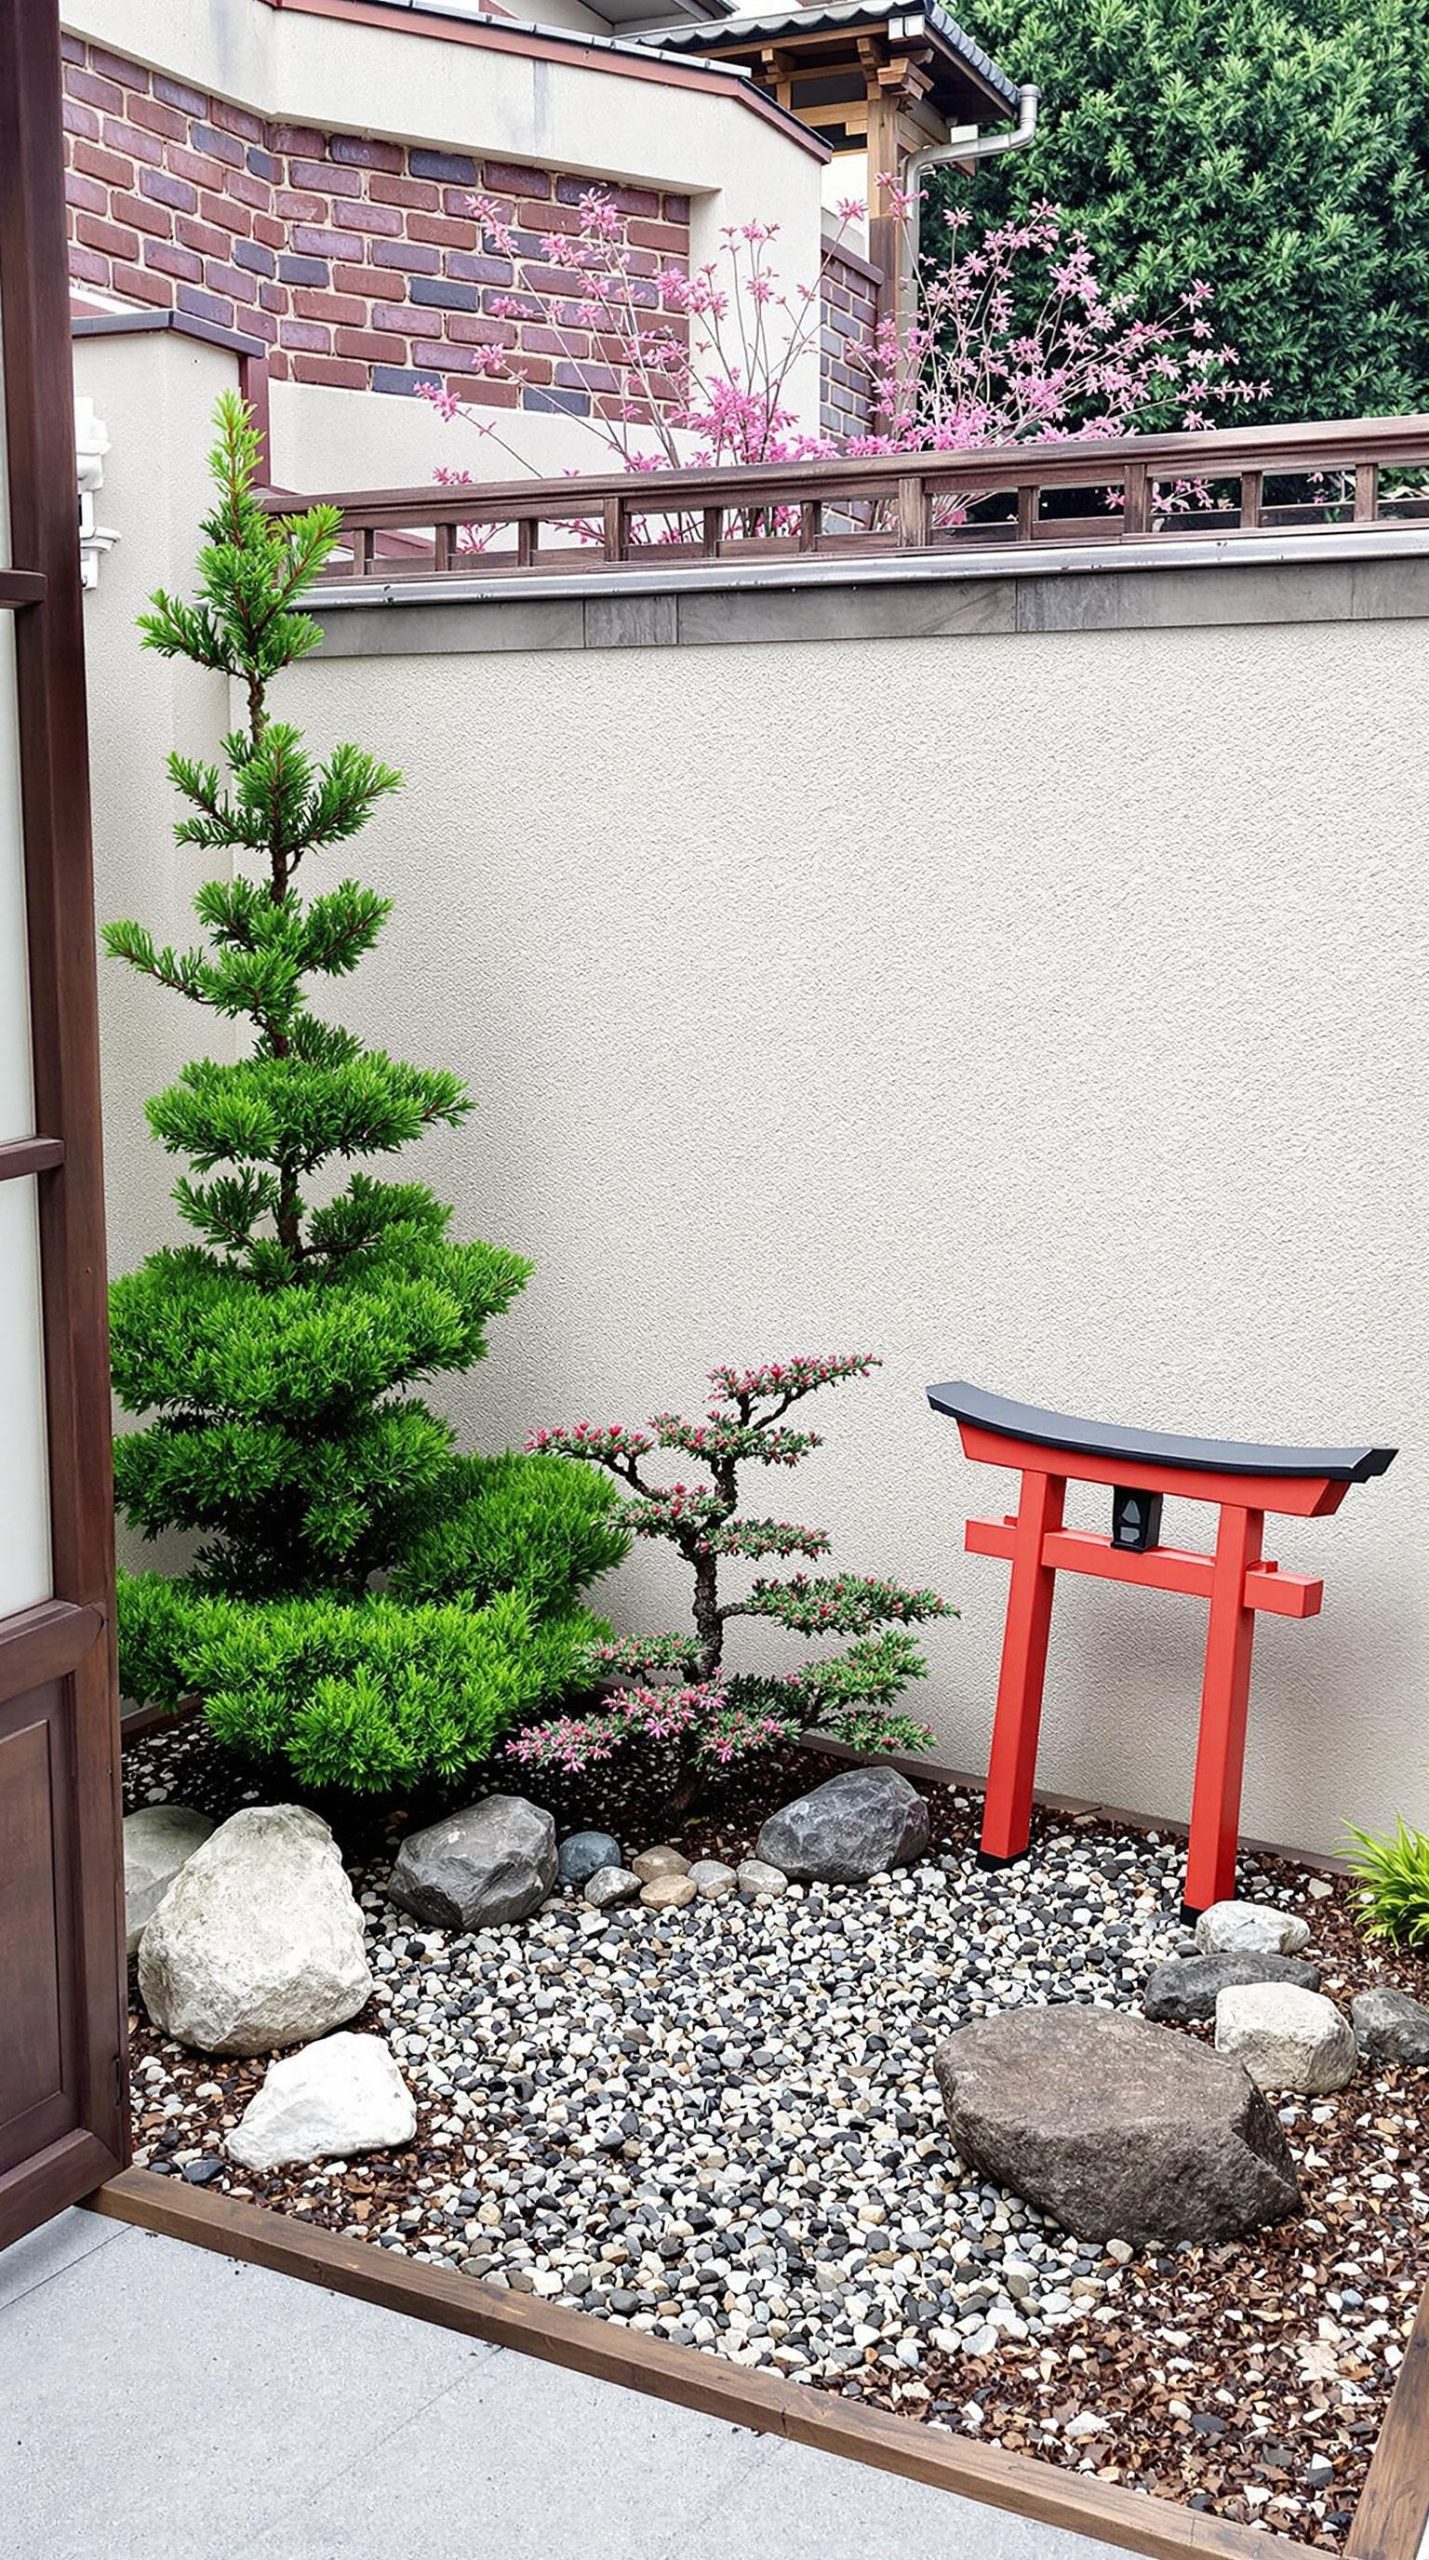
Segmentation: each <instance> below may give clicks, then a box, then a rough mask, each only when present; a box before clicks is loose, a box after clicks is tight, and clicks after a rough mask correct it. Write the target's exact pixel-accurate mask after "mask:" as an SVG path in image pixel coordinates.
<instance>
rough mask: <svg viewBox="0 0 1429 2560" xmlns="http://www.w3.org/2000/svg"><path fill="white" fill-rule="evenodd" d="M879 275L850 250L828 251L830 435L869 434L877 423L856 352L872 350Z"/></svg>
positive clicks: (825, 368) (825, 341)
mask: <svg viewBox="0 0 1429 2560" xmlns="http://www.w3.org/2000/svg"><path fill="white" fill-rule="evenodd" d="M877 293H878V271H877V269H876V268H874V267H871V266H870V265H869V263H868V260H867V259H866V258H860V257H858V256H856V255H855V254H854V252H853V251H852V250H850V249H838V248H827V249H826V250H825V252H824V266H823V276H822V283H821V294H820V303H821V312H820V317H821V321H822V328H821V332H820V338H819V352H820V376H819V423H820V425H821V426H822V428H823V431H824V434H825V435H826V436H840V437H842V436H861V435H867V433H868V431H869V429H870V427H871V426H872V424H873V410H874V403H873V396H872V391H871V388H870V384H869V378H868V374H867V372H866V371H865V369H864V368H863V366H862V365H860V364H859V363H858V362H857V360H856V358H854V359H853V360H851V350H852V349H855V348H857V347H871V346H872V344H873V332H874V324H875V320H876V317H877V308H878V305H877Z"/></svg>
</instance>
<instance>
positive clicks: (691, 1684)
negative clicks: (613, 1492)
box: [507, 1352, 955, 1801]
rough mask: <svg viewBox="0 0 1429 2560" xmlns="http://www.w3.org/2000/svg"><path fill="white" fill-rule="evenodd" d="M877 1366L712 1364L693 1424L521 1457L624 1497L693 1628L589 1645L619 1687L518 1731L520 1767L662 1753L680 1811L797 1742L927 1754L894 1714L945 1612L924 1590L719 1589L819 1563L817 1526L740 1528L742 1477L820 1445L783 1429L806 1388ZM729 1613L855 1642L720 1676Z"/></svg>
mask: <svg viewBox="0 0 1429 2560" xmlns="http://www.w3.org/2000/svg"><path fill="white" fill-rule="evenodd" d="M877 1366H878V1363H877V1361H876V1360H875V1359H874V1358H873V1357H872V1355H871V1354H870V1353H868V1352H853V1353H849V1354H846V1355H843V1356H838V1355H827V1356H825V1357H822V1358H819V1359H806V1360H782V1361H774V1362H772V1363H770V1364H769V1365H768V1366H766V1367H764V1368H757V1369H731V1368H720V1369H713V1370H711V1372H710V1384H711V1386H712V1388H713V1390H714V1393H713V1394H712V1396H711V1398H710V1400H709V1404H708V1407H707V1409H706V1411H705V1412H704V1414H703V1415H701V1416H700V1417H699V1418H698V1419H695V1420H691V1419H689V1418H687V1417H686V1416H685V1415H683V1414H678V1413H657V1414H655V1415H653V1416H652V1417H651V1420H650V1422H649V1423H648V1424H647V1425H646V1426H645V1428H644V1429H641V1430H629V1429H627V1428H626V1426H625V1425H624V1424H621V1423H611V1424H606V1425H596V1424H592V1423H588V1422H580V1423H577V1424H576V1425H575V1427H574V1429H573V1430H569V1431H538V1432H535V1433H534V1434H533V1435H532V1437H531V1439H530V1441H529V1443H528V1446H529V1447H530V1448H531V1449H533V1450H542V1451H551V1452H557V1451H559V1452H562V1453H564V1454H565V1455H567V1456H569V1457H573V1458H583V1459H585V1460H586V1461H587V1463H588V1464H590V1465H592V1466H597V1467H601V1468H603V1469H604V1470H605V1471H606V1472H607V1473H608V1474H610V1475H613V1476H614V1477H615V1478H616V1479H617V1480H618V1482H619V1483H621V1484H622V1485H624V1486H625V1487H626V1488H627V1492H628V1496H629V1498H628V1499H627V1502H626V1504H625V1523H626V1526H627V1527H628V1528H629V1529H630V1530H631V1531H632V1532H633V1534H634V1535H635V1536H636V1537H637V1538H661V1539H663V1540H665V1542H666V1543H667V1544H668V1545H670V1546H672V1547H673V1548H674V1549H675V1552H676V1554H677V1555H678V1556H679V1557H680V1558H681V1560H682V1562H683V1563H684V1564H685V1566H686V1567H687V1568H688V1570H689V1573H690V1577H691V1582H692V1586H693V1590H692V1600H693V1632H692V1633H689V1634H665V1635H655V1636H634V1637H626V1638H624V1639H622V1640H620V1641H618V1642H616V1643H613V1644H606V1645H601V1646H599V1647H598V1648H597V1649H596V1652H595V1656H594V1668H595V1669H596V1670H597V1671H598V1672H601V1673H603V1674H604V1675H605V1677H606V1678H607V1679H609V1680H613V1681H615V1682H617V1683H620V1684H623V1685H619V1686H617V1687H616V1689H615V1691H614V1694H613V1695H612V1696H611V1697H610V1698H609V1700H608V1701H607V1703H606V1704H605V1705H603V1706H602V1707H601V1708H600V1709H598V1710H597V1711H595V1712H593V1713H591V1714H589V1715H584V1716H561V1717H558V1718H557V1719H555V1720H554V1721H553V1722H551V1723H548V1724H543V1725H534V1726H531V1727H529V1728H528V1729H527V1730H526V1731H525V1732H523V1733H521V1734H518V1735H517V1736H516V1737H515V1739H514V1740H513V1741H512V1742H510V1743H509V1744H508V1746H507V1748H508V1750H509V1752H510V1753H511V1755H512V1756H513V1758H515V1759H517V1760H521V1761H524V1762H525V1763H526V1764H527V1765H528V1766H533V1765H534V1766H536V1767H544V1768H556V1769H564V1770H577V1769H584V1768H586V1767H588V1766H589V1765H590V1764H591V1763H592V1762H593V1761H597V1760H606V1759H609V1758H610V1757H611V1756H612V1755H613V1754H614V1753H616V1752H617V1751H621V1750H630V1749H632V1748H635V1747H638V1748H641V1749H643V1750H644V1751H646V1752H650V1751H656V1752H660V1753H661V1754H662V1755H663V1756H665V1757H667V1758H671V1759H673V1762H674V1765H675V1770H676V1779H677V1786H676V1792H677V1798H679V1799H680V1800H681V1801H688V1798H689V1795H690V1794H691V1793H692V1792H693V1788H694V1785H695V1784H696V1783H697V1781H698V1778H699V1776H700V1773H701V1772H702V1771H705V1770H708V1769H711V1768H720V1767H725V1766H728V1765H729V1763H731V1762H732V1761H735V1760H738V1759H741V1758H743V1757H745V1756H746V1755H747V1754H748V1753H750V1752H754V1751H760V1750H764V1749H767V1748H768V1747H769V1746H770V1745H771V1744H773V1743H777V1742H788V1741H793V1740H796V1739H797V1738H798V1736H799V1735H800V1734H801V1733H805V1732H807V1731H809V1730H810V1729H811V1728H817V1729H818V1730H819V1731H821V1732H826V1733H832V1734H836V1735H837V1736H838V1737H839V1738H840V1739H841V1740H842V1741H845V1742H849V1743H853V1744H855V1745H856V1746H857V1747H858V1748H860V1749H862V1750H866V1751H893V1750H903V1751H909V1750H912V1751H922V1750H926V1749H927V1747H928V1744H929V1743H930V1741H931V1739H932V1736H931V1735H930V1734H929V1732H928V1730H927V1727H926V1726H925V1725H922V1724H919V1723H917V1722H915V1721H914V1720H913V1719H912V1718H911V1717H908V1716H905V1715H901V1714H899V1713H897V1712H895V1706H894V1702H895V1700H896V1699H897V1698H898V1697H899V1695H900V1694H901V1692H902V1690H903V1689H904V1688H905V1687H906V1685H907V1683H908V1682H909V1681H910V1680H917V1679H921V1678H923V1677H924V1675H925V1674H926V1671H927V1664H926V1662H925V1660H924V1658H923V1654H922V1651H921V1649H920V1647H919V1645H918V1643H917V1641H916V1639H915V1638H914V1636H913V1635H912V1634H911V1633H910V1632H909V1630H910V1628H911V1627H912V1626H914V1625H916V1624H917V1623H918V1622H919V1621H920V1620H923V1619H928V1618H942V1617H948V1616H951V1615H953V1614H955V1613H954V1612H952V1611H950V1610H949V1608H948V1605H947V1603H946V1602H945V1601H943V1600H940V1599H939V1597H938V1594H937V1593H936V1592H935V1591H910V1590H905V1589H904V1588H903V1586H902V1585H901V1584H899V1583H895V1582H884V1581H881V1580H878V1579H870V1578H868V1577H866V1576H863V1575H859V1574H848V1573H840V1574H809V1573H806V1572H803V1571H800V1572H798V1573H794V1574H791V1575H788V1576H787V1577H784V1578H782V1579H780V1578H775V1577H773V1576H769V1575H765V1574H759V1575H757V1576H756V1578H755V1580H754V1582H753V1584H752V1585H751V1586H750V1587H749V1588H748V1589H746V1590H745V1591H743V1592H742V1593H741V1594H739V1595H737V1596H736V1595H732V1594H731V1593H730V1591H729V1589H728V1586H727V1579H726V1576H727V1568H728V1567H729V1566H731V1565H734V1564H739V1563H747V1564H755V1565H758V1564H763V1563H765V1562H767V1561H768V1560H770V1559H771V1558H778V1559H784V1558H788V1557H807V1558H809V1559H811V1560H812V1559H816V1558H818V1557H820V1556H824V1555H826V1554H827V1553H828V1548H829V1540H828V1534H827V1532H826V1531H825V1530H823V1529H811V1528H806V1527H804V1526H802V1525H801V1524H800V1523H799V1522H797V1521H793V1520H778V1519H771V1518H767V1517H765V1516H762V1515H758V1516H750V1517H746V1516H743V1515H741V1512H740V1476H741V1472H742V1471H743V1470H744V1469H746V1468H749V1467H766V1468H767V1467H796V1466H798V1464H799V1463H800V1461H801V1459H803V1458H806V1457H807V1456H808V1455H809V1453H810V1451H811V1450H813V1449H817V1448H818V1447H820V1445H821V1439H820V1435H819V1434H818V1433H817V1432H813V1431H808V1430H804V1429H802V1428H798V1429H796V1428H794V1427H793V1426H792V1425H791V1424H790V1423H789V1422H788V1421H787V1420H786V1419H785V1417H786V1416H787V1415H788V1413H789V1412H790V1411H791V1409H792V1408H793V1407H794V1406H795V1405H796V1404H800V1403H802V1401H803V1399H804V1398H805V1397H806V1396H809V1395H812V1394H813V1393H814V1391H815V1389H816V1388H819V1387H827V1386H833V1385H835V1384H837V1383H838V1382H839V1381H841V1380H843V1379H846V1378H862V1377H866V1376H867V1374H868V1372H869V1371H870V1370H871V1369H874V1368H876V1367H877ZM660 1450H670V1451H672V1452H676V1453H678V1455H679V1456H681V1457H684V1458H690V1459H693V1460H694V1461H695V1463H696V1465H697V1466H698V1467H699V1469H700V1471H701V1472H700V1477H699V1480H698V1481H696V1482H693V1483H690V1482H687V1481H685V1480H684V1478H683V1477H682V1478H681V1479H680V1480H679V1481H677V1482H676V1483H674V1484H662V1483H659V1482H657V1481H655V1480H654V1478H653V1477H652V1475H651V1473H650V1470H649V1465H648V1461H649V1460H650V1459H651V1458H652V1457H653V1456H654V1455H655V1453H656V1452H657V1451H660ZM734 1618H767V1619H772V1620H773V1621H774V1623H775V1624H776V1625H778V1626H781V1627H785V1628H788V1629H789V1630H790V1631H791V1632H792V1633H794V1634H795V1635H800V1636H806V1637H809V1638H811V1639H815V1640H817V1639H826V1638H838V1637H848V1638H851V1639H852V1641H851V1642H849V1643H848V1644H847V1645H846V1646H845V1647H844V1648H843V1650H841V1651H836V1652H833V1653H822V1654H819V1655H816V1656H815V1657H814V1658H813V1659H812V1660H810V1661H808V1662H805V1663H803V1664H802V1665H800V1667H799V1668H798V1669H796V1670H793V1671H786V1672H766V1671H759V1672H746V1671H736V1672H731V1671H729V1670H727V1669H726V1666H725V1658H724V1656H725V1631H726V1629H727V1627H728V1626H729V1624H730V1621H731V1620H732V1619H734ZM657 1673H658V1674H662V1675H665V1677H664V1679H663V1681H662V1683H661V1685H658V1686H656V1685H652V1675H654V1674H657ZM671 1675H673V1676H671Z"/></svg>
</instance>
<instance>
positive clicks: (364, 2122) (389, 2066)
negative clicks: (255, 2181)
mask: <svg viewBox="0 0 1429 2560" xmlns="http://www.w3.org/2000/svg"><path fill="white" fill-rule="evenodd" d="M416 2130H417V2110H416V2107H415V2106H414V2104H413V2102H412V2093H411V2090H410V2089H409V2088H408V2086H407V2083H406V2081H405V2080H404V2079H403V2077H402V2074H401V2072H400V2071H399V2070H398V2068H397V2065H396V2063H395V2062H394V2061H393V2059H392V2056H391V2054H390V2053H389V2052H388V2049H387V2047H386V2045H385V2044H384V2043H383V2042H382V2039H381V2037H380V2036H344V2035H337V2036H324V2037H323V2039H322V2041H321V2042H320V2043H319V2044H310V2045H306V2046H305V2047H304V2049H303V2051H302V2052H301V2053H289V2054H285V2055H284V2056H283V2058H282V2060H281V2061H279V2062H273V2063H270V2064H269V2066H268V2076H267V2078H266V2080H265V2081H264V2083H263V2086H262V2088H261V2089H260V2090H259V2092H258V2095H257V2097H256V2098H254V2099H252V2100H251V2101H250V2103H249V2105H248V2108H247V2109H246V2111H245V2113H244V2116H243V2119H242V2121H241V2123H239V2124H238V2125H236V2126H235V2128H234V2130H233V2132H232V2133H231V2134H230V2135H229V2137H228V2146H227V2147H228V2150H229V2153H230V2155H231V2157H232V2158H233V2159H235V2160H237V2161H238V2162H239V2163H240V2165H241V2166H242V2167H243V2168H245V2169H278V2168H281V2167H282V2165H283V2163H284V2162H285V2161H287V2160H334V2159H338V2160H348V2159H351V2158H353V2157H354V2156H355V2155H356V2154H357V2153H358V2152H361V2151H386V2150H389V2149H390V2148H391V2147H392V2145H393V2144H394V2143H399V2142H410V2141H411V2139H412V2136H413V2134H414V2133H415V2132H416Z"/></svg>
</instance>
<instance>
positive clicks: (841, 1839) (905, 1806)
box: [754, 1769, 929, 1884]
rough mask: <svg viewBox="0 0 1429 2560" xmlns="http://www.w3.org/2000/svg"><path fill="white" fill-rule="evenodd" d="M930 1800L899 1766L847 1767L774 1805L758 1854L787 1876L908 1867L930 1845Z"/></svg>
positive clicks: (860, 1878) (861, 1874) (850, 1875)
mask: <svg viewBox="0 0 1429 2560" xmlns="http://www.w3.org/2000/svg"><path fill="white" fill-rule="evenodd" d="M928 1839H929V1822H928V1808H927V1805H926V1804H925V1802H924V1800H923V1798H922V1797H921V1796H920V1795H919V1793H918V1790H917V1788H916V1787H914V1786H910V1785H909V1782H908V1780H907V1779H906V1778H905V1777H902V1776H900V1774H899V1772H898V1770H896V1769H845V1770H844V1771H843V1772H842V1773H841V1774H840V1776H838V1777H837V1778H829V1779H826V1780H825V1782H824V1784H823V1786H821V1787H815V1788H814V1790H813V1792H812V1793H811V1794H810V1795H806V1796H796V1797H795V1799H794V1802H793V1803H792V1804H786V1805H782V1806H781V1807H780V1809H779V1811H778V1812H777V1813H771V1815H770V1816H769V1819H768V1821H767V1822H766V1823H765V1825H764V1827H763V1829H762V1830H761V1832H760V1834H759V1838H758V1840H757V1841H756V1842H755V1849H754V1854H755V1856H756V1858H758V1859H759V1860H760V1861H761V1862H762V1863H763V1864H764V1865H765V1866H767V1867H779V1868H781V1869H782V1871H783V1873H784V1874H785V1875H786V1876H793V1877H796V1878H797V1879H798V1880H799V1881H800V1882H806V1881H812V1882H814V1883H818V1884H862V1883H863V1882H864V1881H865V1880H866V1878H868V1877H869V1876H876V1875H882V1874H884V1873H885V1872H886V1870H887V1869H888V1868H890V1867H904V1866H907V1865H908V1863H909V1861H910V1860H911V1859H913V1858H920V1857H921V1856H922V1855H923V1852H924V1850H925V1849H926V1848H927V1846H928Z"/></svg>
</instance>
